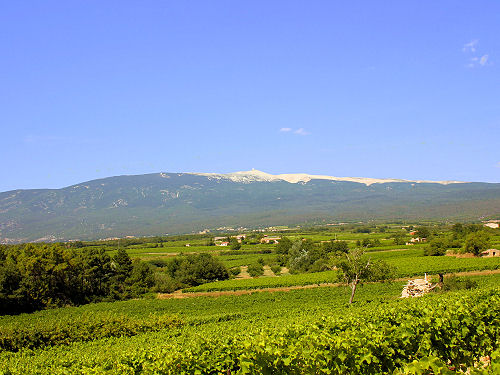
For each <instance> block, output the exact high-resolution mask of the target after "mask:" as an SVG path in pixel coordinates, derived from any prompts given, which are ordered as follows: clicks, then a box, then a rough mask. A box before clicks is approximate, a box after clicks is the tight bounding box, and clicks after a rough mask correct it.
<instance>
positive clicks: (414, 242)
mask: <svg viewBox="0 0 500 375" xmlns="http://www.w3.org/2000/svg"><path fill="white" fill-rule="evenodd" d="M425 241H427V238H425V237H422V238H420V237H416V238H412V239H411V240H410V242H407V243H406V244H407V245H415V244H416V243H419V242H425Z"/></svg>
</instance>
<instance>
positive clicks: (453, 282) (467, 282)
mask: <svg viewBox="0 0 500 375" xmlns="http://www.w3.org/2000/svg"><path fill="white" fill-rule="evenodd" d="M477 285H478V284H477V281H474V280H471V279H470V278H467V277H459V276H456V275H452V276H450V277H447V278H445V279H444V282H443V290H446V291H454V290H463V289H466V290H470V289H475V288H477Z"/></svg>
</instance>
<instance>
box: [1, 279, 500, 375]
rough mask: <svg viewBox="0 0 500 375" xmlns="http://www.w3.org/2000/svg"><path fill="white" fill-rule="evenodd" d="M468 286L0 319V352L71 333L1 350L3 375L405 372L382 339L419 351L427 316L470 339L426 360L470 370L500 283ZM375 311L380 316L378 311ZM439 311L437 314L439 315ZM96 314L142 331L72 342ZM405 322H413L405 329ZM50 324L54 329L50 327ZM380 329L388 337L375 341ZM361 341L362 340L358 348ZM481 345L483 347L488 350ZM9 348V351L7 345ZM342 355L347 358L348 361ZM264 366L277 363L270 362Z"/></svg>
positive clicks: (368, 288) (313, 292)
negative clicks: (47, 330) (45, 330)
mask: <svg viewBox="0 0 500 375" xmlns="http://www.w3.org/2000/svg"><path fill="white" fill-rule="evenodd" d="M473 278H474V279H475V280H477V281H479V289H477V290H475V291H471V292H448V293H435V294H432V295H429V296H426V297H423V298H421V299H417V300H411V301H408V300H399V299H398V298H397V297H398V296H399V293H400V291H401V287H402V284H403V283H401V282H397V283H391V284H384V283H375V284H367V285H365V286H363V287H362V288H360V290H359V294H358V296H357V297H358V299H357V303H356V304H355V305H353V306H350V307H349V306H348V305H347V304H346V299H347V297H348V291H347V289H346V288H343V287H332V288H317V289H308V290H293V291H289V292H277V293H259V294H254V295H244V296H227V297H219V298H209V297H199V298H196V299H186V300H137V301H125V302H114V303H99V304H91V305H87V306H82V307H77V308H63V309H57V310H47V311H41V312H38V313H34V314H25V315H21V316H17V317H3V318H0V325H1V327H2V331H1V335H2V341H1V342H2V343H3V345H5V343H6V342H7V341H8V337H7V336H8V335H7V334H8V333H9V332H10V333H11V336H12V332H19V331H17V329H18V328H19V327H21V326H25V327H35V328H30V329H31V330H36V329H37V327H38V328H40V327H52V329H53V330H55V331H56V332H61V330H62V328H64V327H65V326H66V327H67V328H68V329H67V330H66V331H72V332H77V333H76V334H75V335H74V336H73V337H70V338H68V339H67V342H65V345H57V344H56V345H54V346H51V345H50V343H49V345H48V346H44V345H43V343H42V344H39V347H38V348H33V349H27V348H21V349H20V350H19V351H17V352H11V351H5V350H4V351H2V352H1V353H0V366H1V367H0V368H2V369H3V371H4V373H11V374H31V373H33V374H42V373H44V371H48V370H50V372H51V373H54V374H68V373H69V374H71V373H81V371H82V369H83V371H89V372H91V373H97V374H99V373H144V374H152V373H172V372H176V371H178V372H177V373H195V371H196V370H198V371H200V373H227V369H231V370H232V371H233V372H234V373H262V371H264V372H265V370H264V368H263V367H262V366H268V365H271V363H272V364H273V365H272V366H273V368H276V370H279V369H281V371H285V372H287V373H292V372H293V373H310V371H313V370H312V369H313V368H314V366H316V365H315V363H318V362H317V361H318V360H319V358H322V360H321V362H319V363H321V368H322V369H323V370H324V371H326V370H327V369H330V370H329V371H330V372H333V373H339V374H340V373H343V371H345V370H346V369H347V368H351V370H352V369H353V368H354V367H350V366H354V363H355V362H356V361H359V360H360V358H361V357H362V356H364V355H370V356H371V358H372V359H373V365H372V367H366V364H365V367H363V368H364V369H365V370H363V371H361V368H360V369H359V371H353V372H352V373H365V372H366V371H367V370H366V369H370V372H369V373H373V374H376V373H382V372H383V371H386V370H388V369H392V370H394V369H397V368H402V367H404V366H405V365H406V363H405V360H404V359H403V357H404V355H403V354H402V355H401V357H394V356H393V355H389V354H387V353H390V350H395V349H396V348H399V349H398V351H401V353H404V351H403V350H406V351H411V350H416V347H413V346H411V345H410V346H408V344H403V343H401V342H397V341H393V340H389V339H387V337H388V336H387V332H386V331H385V330H386V329H391V330H392V332H393V335H396V332H398V330H400V329H401V330H403V329H404V330H407V329H409V331H406V332H407V335H409V336H408V337H409V338H410V337H413V338H414V339H415V338H417V339H418V342H416V343H415V345H417V346H418V345H421V344H423V343H424V341H421V340H425V336H420V334H419V332H420V331H419V330H428V329H429V326H428V325H427V324H428V323H426V319H428V318H427V316H428V314H432V315H431V316H439V317H440V319H441V322H442V323H441V325H437V326H434V328H433V329H434V331H435V333H433V334H436V335H437V334H446V335H448V340H463V339H467V340H469V342H470V346H469V349H468V350H469V352H463V351H462V352H461V356H460V357H455V356H456V354H455V352H454V350H453V345H450V346H447V347H445V348H437V347H436V348H434V347H432V346H431V349H432V352H433V353H435V354H436V355H439V356H440V357H441V358H452V359H454V358H457V359H454V360H455V361H457V360H458V361H464V362H465V363H466V362H469V363H470V362H471V361H473V360H474V358H476V357H477V354H475V353H476V352H480V351H481V352H488V351H489V350H492V347H493V346H495V343H494V341H495V340H496V339H498V336H496V335H497V334H498V333H495V332H498V328H497V327H496V326H494V325H493V322H494V321H496V322H498V321H499V320H498V316H499V315H498V314H500V311H499V306H500V300H499V298H500V295H499V294H498V290H497V289H496V288H493V289H491V287H492V285H496V284H497V283H498V282H499V281H500V276H499V275H489V276H480V277H479V276H476V277H473ZM382 306H384V308H383V309H381V308H380V307H382ZM436 311H442V313H438V314H436ZM486 311H487V312H488V313H486ZM416 312H418V313H417V314H416V315H415V313H416ZM103 314H108V315H107V316H115V317H120V319H122V320H123V321H126V320H128V321H135V322H139V321H140V320H141V319H144V321H145V323H143V325H144V326H143V331H142V332H140V330H139V329H138V332H135V334H130V335H129V336H127V335H125V334H124V335H123V336H122V337H117V336H118V335H115V334H113V333H112V332H111V333H110V334H109V336H108V337H103V338H99V339H94V340H92V341H87V340H88V338H87V339H85V338H84V337H81V336H79V334H78V332H79V331H80V330H81V326H82V325H83V326H85V324H88V323H89V321H88V320H85V319H82V318H81V316H98V317H99V316H103ZM152 314H153V315H154V316H157V317H164V321H167V322H168V324H167V325H165V326H164V327H162V328H160V329H158V330H151V329H149V330H148V329H147V327H146V326H147V325H148V324H149V323H148V322H150V321H151V319H152V318H151V316H152ZM463 314H467V315H470V316H471V318H473V319H476V322H475V323H474V324H479V322H484V324H485V326H484V327H485V329H486V332H488V333H487V336H484V334H483V335H481V340H480V339H479V338H478V337H477V336H474V335H475V333H474V330H471V331H466V330H459V331H456V330H451V327H452V326H453V324H454V323H453V322H454V319H457V316H458V315H463ZM407 316H412V317H413V318H412V319H411V320H410V321H407ZM415 316H417V317H418V318H415ZM167 317H169V319H167ZM56 319H57V321H59V322H61V323H59V324H58V325H53V324H51V323H49V322H53V321H54V320H56ZM387 319H389V320H387ZM433 319H434V318H433ZM477 319H479V322H478V320H477ZM492 319H493V320H492ZM495 319H496V320H495ZM390 321H392V322H393V323H391V324H396V325H395V326H394V328H389V327H391V326H390V325H389V326H387V323H384V322H390ZM405 321H406V323H405ZM173 322H175V324H173ZM354 322H357V323H356V327H357V328H356V330H355V331H352V330H351V328H348V327H353V323H354ZM361 322H362V323H361ZM34 323H35V324H34ZM358 324H359V326H358ZM409 324H410V325H409ZM449 324H451V325H449ZM462 324H463V323H462ZM480 324H483V323H480ZM278 327H280V328H278ZM342 327H344V328H342ZM377 327H385V328H384V331H380V328H377ZM396 327H400V328H396ZM410 327H413V328H410ZM426 327H427V328H426ZM346 328H347V331H346V333H345V334H341V333H340V331H339V329H340V330H341V331H343V330H345V329H346ZM494 329H496V331H495V330H494ZM26 330H28V329H26ZM336 332H339V333H336ZM30 333H31V335H30V336H29V337H33V336H34V335H33V334H32V333H33V332H30ZM53 333H54V332H53ZM18 334H19V333H18ZM362 335H363V337H366V339H362V338H361V336H362ZM412 335H413V336H412ZM464 335H465V336H464ZM38 336H39V337H40V336H42V335H38ZM45 336H46V337H54V336H56V335H55V334H53V335H50V334H46V335H45ZM386 336H387V337H386ZM335 337H337V339H335ZM348 337H350V338H348ZM369 337H371V338H372V339H374V340H380V339H382V337H386V339H384V342H385V344H384V347H385V348H386V349H384V350H383V351H382V352H379V351H378V349H377V347H374V346H370V345H368V346H367V342H368V341H367V339H368V338H369ZM375 337H378V338H377V339H375ZM396 337H397V335H396ZM485 337H488V340H486V341H485V340H484V338H485ZM338 339H341V340H342V341H341V342H342V348H343V349H340V347H339V348H337V349H333V348H331V349H329V350H328V351H327V352H325V350H326V346H325V344H326V343H328V342H330V343H333V342H334V341H332V340H338ZM27 340H29V338H26V337H25V339H24V341H23V340H18V342H21V343H23V342H24V343H25V342H26V341H27ZM283 340H285V341H283ZM11 341H14V340H13V339H12V337H11ZM306 342H307V343H308V344H307V345H306V347H307V348H310V349H306V347H304V345H305V344H306ZM378 342H380V341H378ZM429 344H430V342H429ZM21 345H22V344H21ZM401 345H404V346H403V347H401ZM313 348H314V349H313ZM363 348H364V349H363ZM403 348H404V349H403ZM304 350H307V351H308V352H309V350H313V352H311V354H312V353H316V354H314V355H313V356H312V357H311V358H309V357H306V358H304V359H306V362H305V363H302V365H300V364H299V363H297V362H296V361H297V360H298V357H297V356H300V353H304ZM331 350H333V352H331V353H332V354H333V353H335V352H337V354H335V355H333V357H331V359H328V358H329V357H328V355H327V354H328V352H330V351H331ZM338 350H340V352H338ZM385 350H389V352H384V351H385ZM266 353H267V354H266ZM272 353H274V354H272ZM340 353H345V357H344V355H340ZM384 353H385V354H384ZM318 355H320V357H317V356H318ZM325 355H326V357H324V356H325ZM269 356H271V357H269ZM302 356H303V354H302ZM265 358H268V359H265ZM269 358H275V360H278V358H280V360H279V361H278V362H275V360H270V359H269ZM294 358H295V359H294ZM335 358H337V359H336V360H335ZM339 358H340V359H339ZM388 359H390V361H389V362H387V360H388ZM297 366H299V367H297ZM301 366H303V367H301ZM288 371H290V372H288ZM233 372H232V373H233ZM45 373H46V372H45Z"/></svg>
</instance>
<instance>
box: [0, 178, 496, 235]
mask: <svg viewBox="0 0 500 375" xmlns="http://www.w3.org/2000/svg"><path fill="white" fill-rule="evenodd" d="M498 212H500V184H498V183H482V182H459V181H410V180H400V179H373V178H361V177H332V176H319V175H308V174H281V175H271V174H268V173H265V172H261V171H256V170H252V171H246V172H235V173H228V174H217V173H154V174H145V175H133V176H116V177H109V178H104V179H98V180H92V181H88V182H84V183H81V184H78V185H73V186H69V187H66V188H62V189H31V190H12V191H8V192H3V193H0V241H1V242H20V241H36V240H69V239H97V238H107V237H114V236H126V235H136V236H140V235H159V234H165V233H186V232H191V231H197V230H201V229H204V228H210V229H214V228H217V227H220V226H231V227H238V226H245V227H258V226H268V225H280V224H297V223H304V222H308V223H316V222H317V223H320V222H324V221H330V220H372V219H373V220H376V219H385V220H387V219H394V220H396V219H398V220H400V219H404V220H412V219H423V218H429V219H431V218H449V219H452V220H477V219H481V218H484V217H490V216H493V215H497V214H498Z"/></svg>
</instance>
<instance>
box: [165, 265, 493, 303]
mask: <svg viewBox="0 0 500 375" xmlns="http://www.w3.org/2000/svg"><path fill="white" fill-rule="evenodd" d="M243 267H245V266H243ZM243 267H242V268H243ZM497 273H500V269H498V270H483V271H469V272H456V273H454V275H457V276H481V275H493V274H497ZM445 275H446V276H450V275H452V274H451V273H448V274H445ZM428 276H429V277H430V276H433V275H428ZM434 276H435V275H434ZM413 278H415V277H413ZM409 279H411V278H408V277H402V278H399V279H396V280H394V281H407V280H409ZM341 285H343V284H342V283H322V284H310V285H295V286H287V287H276V288H260V289H243V290H222V291H214V292H193V293H182V291H180V290H177V291H175V292H174V293H158V298H159V299H170V298H174V299H176V298H195V297H220V296H241V295H244V294H252V293H262V292H269V293H273V292H289V291H290V290H296V289H311V288H331V287H337V286H341Z"/></svg>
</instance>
